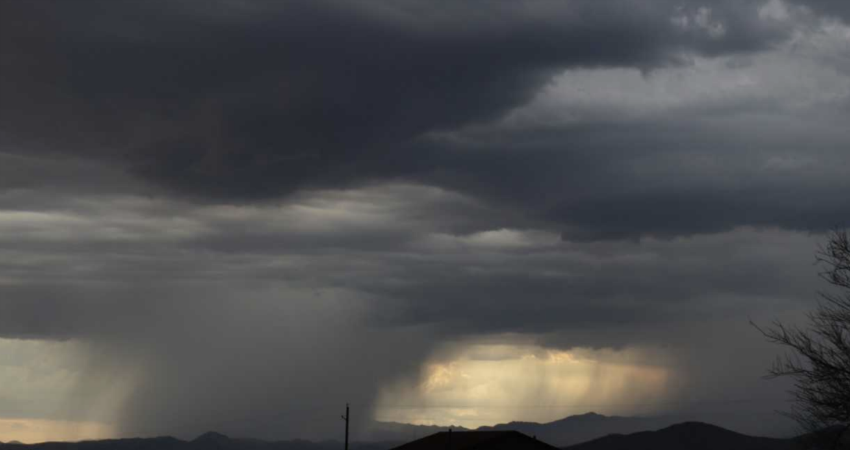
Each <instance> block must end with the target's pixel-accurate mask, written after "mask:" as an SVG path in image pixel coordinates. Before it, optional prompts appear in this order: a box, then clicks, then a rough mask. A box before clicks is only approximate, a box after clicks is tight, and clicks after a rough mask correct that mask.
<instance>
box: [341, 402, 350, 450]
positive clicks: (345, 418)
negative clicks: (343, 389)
mask: <svg viewBox="0 0 850 450" xmlns="http://www.w3.org/2000/svg"><path fill="white" fill-rule="evenodd" d="M349 417H351V414H350V413H349V412H348V403H346V404H345V415H344V416H342V420H344V421H345V450H348V418H349Z"/></svg>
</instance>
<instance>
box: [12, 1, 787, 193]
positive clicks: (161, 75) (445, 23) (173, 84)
mask: <svg viewBox="0 0 850 450" xmlns="http://www.w3.org/2000/svg"><path fill="white" fill-rule="evenodd" d="M440 6H441V7H439V8H438V7H436V6H435V5H434V4H425V3H422V2H418V1H407V2H392V3H388V2H377V1H361V2H349V3H344V2H331V1H319V2H297V3H296V2H286V3H271V2H268V3H267V2H251V3H242V2H212V3H209V2H194V1H185V2H163V3H157V2H146V3H144V4H136V3H126V2H118V3H116V2H105V1H101V2H97V1H95V2H73V3H69V2H61V1H59V2H4V4H3V6H2V8H3V15H2V17H3V19H2V20H3V24H2V30H3V37H2V39H0V42H2V45H3V49H2V50H3V51H2V55H3V63H2V67H3V70H2V77H3V78H2V79H0V88H1V89H2V97H3V99H4V101H3V103H2V105H3V106H2V108H3V109H2V110H0V114H2V117H3V122H2V123H3V137H4V141H5V142H7V143H8V142H14V143H19V144H20V145H21V146H22V147H23V148H26V150H27V151H32V150H33V149H38V148H44V149H46V150H49V151H53V152H60V153H74V154H83V155H88V156H90V157H97V158H103V159H106V160H112V161H118V162H119V163H120V164H121V165H122V166H123V167H125V168H127V169H129V170H131V171H133V172H134V173H137V174H140V175H142V176H144V177H146V178H148V179H150V180H155V181H157V182H159V183H162V184H165V185H167V186H171V187H172V188H174V189H176V190H178V191H182V192H188V193H190V194H193V195H198V196H201V197H212V198H221V197H225V198H257V197H269V196H276V195H280V194H286V193H291V192H293V191H295V190H297V189H300V188H304V187H311V186H345V185H347V184H350V183H352V182H357V181H362V180H364V179H370V178H387V177H390V178H392V177H397V176H404V175H407V174H409V173H411V172H414V173H415V172H418V171H420V170H422V169H423V165H424V166H425V168H431V167H430V165H431V164H432V162H431V161H430V159H429V158H428V157H427V155H422V154H419V153H416V152H412V151H405V150H404V148H403V147H402V145H403V144H404V143H406V142H408V141H409V140H411V139H413V138H415V137H417V136H420V135H422V134H423V133H426V132H430V131H434V130H443V129H452V128H456V127H459V126H462V125H465V124H469V123H475V122H482V121H488V120H491V119H494V118H496V117H498V116H499V115H501V114H502V113H504V112H505V111H507V110H509V109H511V108H513V107H516V106H518V105H520V104H522V103H523V102H525V101H527V100H528V99H529V98H530V97H531V95H532V94H534V93H535V92H536V91H537V89H539V88H540V87H541V86H542V85H543V84H544V83H545V82H546V81H547V80H548V79H549V77H550V76H551V75H552V74H554V73H555V72H556V71H557V70H560V69H564V68H568V67H577V66H582V67H600V66H631V67H639V68H642V69H651V68H653V67H658V66H663V65H668V64H675V63H677V61H679V60H680V58H681V57H682V56H683V55H684V54H688V53H696V54H705V55H717V54H728V53H738V52H747V51H753V50H758V49H762V48H765V47H767V46H769V45H771V43H773V42H775V41H776V39H778V38H780V37H781V36H782V29H780V28H778V27H777V26H776V25H775V24H771V23H767V22H764V21H761V20H759V19H758V17H757V13H756V10H757V8H756V6H757V4H755V3H753V4H748V5H746V6H743V5H741V4H739V2H717V3H713V4H712V5H711V15H710V17H711V20H714V21H717V22H718V23H722V24H723V35H722V36H712V35H711V34H710V33H709V32H708V30H707V29H702V28H700V27H698V26H689V27H688V26H685V27H683V26H677V25H676V23H675V21H674V20H672V19H673V18H674V17H679V16H682V17H689V16H691V23H693V20H694V19H693V17H692V16H693V15H694V14H697V13H698V8H697V7H698V6H700V5H698V4H696V3H693V4H691V2H685V3H681V2H667V1H664V2H635V1H617V2H594V1H573V2H558V1H546V2H533V3H523V2H488V3H486V5H485V4H483V3H478V2H467V3H457V2H452V3H445V4H442V5H440ZM449 163H450V162H449Z"/></svg>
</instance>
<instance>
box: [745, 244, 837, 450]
mask: <svg viewBox="0 0 850 450" xmlns="http://www.w3.org/2000/svg"><path fill="white" fill-rule="evenodd" d="M817 261H818V264H819V265H820V266H821V267H822V268H823V270H822V271H821V272H820V276H821V278H823V279H824V280H825V281H826V282H827V283H829V285H830V287H829V290H828V291H824V292H821V293H820V297H821V302H820V303H819V305H818V306H817V308H816V309H815V310H814V311H812V312H810V313H809V314H808V319H809V323H808V327H807V328H800V327H798V326H794V325H786V324H783V323H781V322H779V321H776V322H774V323H773V325H772V326H771V327H770V328H766V329H764V328H759V327H758V326H757V325H756V328H758V330H759V331H761V332H762V334H764V336H765V337H767V339H768V340H769V341H771V342H774V343H776V344H779V345H782V346H785V347H788V348H789V350H790V352H789V353H788V354H786V355H785V356H784V357H780V358H778V359H777V360H776V362H775V363H774V365H773V367H772V368H771V369H770V370H769V371H768V375H767V377H768V378H776V377H790V378H791V379H793V381H794V384H793V390H792V394H793V396H794V406H793V409H792V410H791V411H790V412H789V413H788V415H789V416H791V417H793V418H794V419H795V420H797V422H798V423H799V424H800V425H801V426H802V427H803V428H804V429H805V430H807V431H810V432H815V431H820V430H824V429H831V430H836V431H837V433H836V434H834V435H833V434H832V433H830V435H831V436H833V437H832V438H831V439H830V440H831V441H832V442H831V445H832V446H833V447H837V446H839V445H840V443H841V442H844V441H845V439H846V438H842V435H846V434H850V433H848V432H847V430H848V429H850V241H848V235H847V231H846V230H844V231H834V232H832V233H830V235H829V237H828V241H827V244H826V245H822V246H821V247H820V248H819V250H818V252H817ZM753 325H755V324H753Z"/></svg>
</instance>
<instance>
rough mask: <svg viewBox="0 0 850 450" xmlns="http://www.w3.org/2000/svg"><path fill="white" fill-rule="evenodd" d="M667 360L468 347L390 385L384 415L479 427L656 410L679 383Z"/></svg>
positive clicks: (628, 353) (640, 354) (631, 353)
mask: <svg viewBox="0 0 850 450" xmlns="http://www.w3.org/2000/svg"><path fill="white" fill-rule="evenodd" d="M440 353H443V352H438V354H440ZM642 361H648V362H642ZM661 361H663V356H662V355H652V356H650V352H647V351H645V350H640V349H634V348H628V349H623V350H609V349H602V350H590V349H572V350H569V351H562V350H552V349H546V348H542V347H539V346H536V345H531V344H518V345H505V344H472V345H467V346H461V348H459V349H456V350H453V351H449V352H448V353H447V354H443V355H441V356H437V357H435V359H433V360H432V361H429V362H428V363H426V364H425V365H423V368H422V371H421V374H420V377H419V379H417V380H402V381H400V382H398V383H396V384H395V385H392V386H389V387H387V388H385V389H384V390H383V391H382V392H381V395H380V396H379V400H378V402H377V407H376V419H377V420H383V421H399V422H406V423H414V424H420V425H444V426H445V425H459V426H463V427H467V428H474V427H478V426H481V425H493V424H496V423H504V422H509V421H511V420H517V419H519V418H521V419H522V420H528V421H538V422H547V421H551V420H556V419H559V418H562V417H564V416H565V415H568V414H574V413H581V412H586V411H588V410H590V409H592V410H595V411H597V412H600V413H603V414H619V415H628V414H635V413H639V414H640V413H643V414H645V413H651V412H654V411H653V406H652V405H653V404H655V405H657V404H658V403H659V402H664V401H665V399H668V398H670V396H671V395H672V394H673V392H672V390H673V389H674V388H673V387H672V386H673V385H674V384H675V383H674V377H675V374H673V373H672V371H671V370H670V369H669V368H667V367H665V366H664V365H662V364H661Z"/></svg>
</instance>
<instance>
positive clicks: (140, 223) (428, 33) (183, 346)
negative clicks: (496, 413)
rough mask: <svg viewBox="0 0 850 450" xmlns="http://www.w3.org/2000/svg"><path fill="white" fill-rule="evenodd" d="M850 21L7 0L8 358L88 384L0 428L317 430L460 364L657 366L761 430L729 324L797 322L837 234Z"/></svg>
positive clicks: (825, 13) (843, 180) (800, 12)
mask: <svg viewBox="0 0 850 450" xmlns="http://www.w3.org/2000/svg"><path fill="white" fill-rule="evenodd" d="M847 18H848V15H847V11H846V10H845V8H843V7H840V6H837V2H818V1H810V2H805V1H802V0H801V1H796V2H791V1H779V0H770V1H748V2H741V1H731V0H730V1H711V2H699V1H691V0H686V1H667V0H662V1H652V2H649V1H637V0H615V1H610V2H601V1H596V0H571V1H555V0H544V1H533V2H532V1H495V2H479V1H475V0H470V1H465V2H437V3H434V2H423V1H419V0H402V1H394V2H385V1H378V0H358V1H347V2H342V1H332V0H319V1H311V2H302V3H297V2H270V1H269V2H267V1H256V2H244V1H239V0H216V1H212V2H210V1H205V2H200V1H194V0H183V1H176V2H175V1H170V2H164V1H163V2H159V1H153V2H145V3H128V2H113V1H81V2H73V3H72V2H66V1H59V0H57V1H39V2H2V3H0V98H2V101H0V119H2V120H0V339H2V340H0V344H2V346H0V353H3V352H5V353H6V354H12V353H14V352H17V351H22V352H23V351H25V352H29V353H30V354H32V355H39V354H41V355H46V356H44V357H45V358H47V359H55V358H54V356H51V355H53V354H52V353H51V352H50V351H46V350H43V349H42V347H38V345H36V346H32V347H30V346H28V345H29V344H22V343H21V342H42V341H63V342H65V343H66V344H67V345H70V346H75V347H74V348H75V349H77V352H78V354H77V357H76V358H74V360H73V361H72V362H67V363H66V361H64V360H63V361H59V362H56V361H54V363H55V364H54V365H53V366H50V365H49V364H48V366H50V367H61V370H67V371H68V372H69V373H73V374H75V375H74V376H75V377H77V378H75V379H79V380H81V381H79V383H77V384H74V385H73V386H71V385H67V386H66V385H63V386H65V387H64V388H63V389H64V390H65V391H67V392H68V394H67V396H68V398H69V400H68V405H70V406H68V407H65V408H60V410H61V411H60V412H56V411H46V410H39V409H30V410H27V409H26V408H24V409H21V408H19V407H18V406H15V407H4V406H0V408H5V409H0V418H2V417H13V418H18V417H19V416H21V415H23V416H27V417H25V418H29V419H33V420H42V419H44V420H47V419H49V420H63V419H68V420H77V421H81V422H84V421H95V422H98V423H101V424H103V423H107V422H111V423H109V424H108V425H109V426H111V427H113V428H114V430H115V433H118V434H122V435H132V434H166V433H172V434H176V435H179V436H182V437H192V436H193V435H194V434H197V433H201V432H203V431H206V430H208V429H218V430H220V431H223V432H228V433H233V434H239V435H246V436H247V435H251V436H257V437H268V438H280V437H322V438H324V437H335V434H334V433H336V432H337V431H338V428H339V426H338V425H339V423H338V419H337V417H338V415H339V411H338V410H339V407H340V406H341V405H343V404H344V403H345V402H346V401H348V402H351V403H352V404H354V405H356V409H355V411H356V415H355V417H357V419H358V421H364V422H365V421H366V420H367V419H368V418H370V416H371V414H372V413H373V412H374V411H372V409H371V408H372V406H373V403H374V401H375V399H376V398H379V397H380V396H381V395H382V393H383V395H384V397H380V398H381V399H382V402H387V401H388V400H386V395H387V394H386V392H388V389H389V388H388V386H389V387H391V386H420V385H421V383H422V382H427V380H428V377H429V375H428V372H427V370H424V369H423V368H427V367H435V366H440V365H443V366H444V365H445V364H449V363H450V361H451V360H452V358H456V357H458V355H461V356H462V355H468V354H469V352H470V351H472V350H470V348H473V349H474V348H476V347H475V346H476V345H482V342H485V343H490V344H493V343H496V344H498V345H506V346H520V347H521V346H527V347H528V348H532V347H533V348H535V349H537V350H535V351H540V352H548V351H552V352H555V353H558V352H567V353H569V352H570V351H573V352H575V351H578V350H576V349H577V348H581V349H584V350H581V351H585V352H588V354H591V355H595V356H599V355H606V354H632V353H629V352H637V353H635V354H640V355H661V356H658V361H654V362H653V363H654V364H655V366H657V367H658V370H660V371H663V373H665V374H669V377H665V378H664V380H665V381H664V382H659V383H658V384H659V386H660V387H659V386H655V385H653V386H654V388H657V389H658V390H659V392H660V393H659V395H660V396H663V397H665V398H670V399H672V400H673V401H677V402H683V401H687V402H692V403H693V402H696V404H699V402H701V401H704V400H706V399H711V400H718V399H720V400H721V401H728V402H733V401H737V400H740V399H741V398H751V397H752V396H753V395H755V394H757V395H758V396H759V398H761V399H767V400H765V401H763V402H761V403H757V404H753V405H751V406H752V410H751V411H750V412H752V413H754V414H755V413H759V414H761V413H763V412H764V411H772V410H773V409H776V408H781V407H782V406H783V403H782V402H783V399H784V394H783V392H782V391H783V387H782V386H781V385H778V384H772V385H770V384H765V383H764V382H762V381H760V380H759V376H760V375H761V373H762V371H763V369H764V367H766V365H767V364H769V362H770V360H771V358H772V356H773V353H771V349H770V347H768V346H767V345H765V344H764V343H763V342H761V341H760V340H759V336H758V335H757V333H755V332H753V330H752V329H751V328H750V327H749V326H748V325H747V323H746V322H747V319H748V318H749V317H752V318H754V319H757V320H769V319H770V318H772V317H775V316H779V317H783V318H788V319H791V320H794V319H797V318H799V317H800V313H801V312H802V311H804V310H805V309H806V308H808V307H810V306H811V304H812V301H813V299H814V298H815V291H816V290H817V288H818V287H819V284H818V281H817V277H816V270H817V269H816V268H815V267H812V265H811V262H812V259H813V256H812V255H813V252H814V250H815V248H816V245H817V243H818V242H819V241H820V239H821V235H820V233H821V232H823V231H824V230H827V229H829V228H832V227H840V226H846V225H847V224H848V223H850V203H848V202H850V200H848V196H847V195H846V192H848V190H850V177H848V176H847V173H848V171H850V156H848V155H850V153H848V148H849V147H850V131H848V129H847V126H846V124H847V123H848V119H850V117H848V116H850V49H848V46H847V42H848V38H850V27H848V25H847V22H846V20H847ZM22 339H23V340H24V341H21V340H22ZM45 345H47V344H45ZM488 345H489V344H488ZM19 349H24V350H19ZM446 349H450V350H451V351H448V350H446ZM635 349H638V350H635ZM447 351H448V354H447V353H446V352H447ZM618 352H619V353H618ZM558 354H560V353H558ZM447 355H448V356H447ZM27 361H30V360H27ZM447 361H448V362H447ZM60 363H61V364H60ZM33 364H34V363H26V365H27V367H30V369H31V368H32V367H34V366H33ZM638 365H639V364H638ZM655 366H653V367H655ZM529 367H531V366H529ZM30 369H27V370H30ZM15 370H17V369H15ZM56 370H60V369H56ZM516 370H518V371H521V370H523V369H521V368H517V369H516ZM529 370H532V371H533V370H536V369H529ZM623 373H631V372H628V371H626V372H623ZM69 376H70V375H69ZM626 378H628V377H626ZM10 380H13V377H12V376H11V375H8V374H5V375H4V374H3V373H0V386H12V384H11V383H12V382H11V381H10ZM14 380H17V381H15V383H18V384H20V383H21V378H20V377H19V378H14ZM633 381H634V380H626V381H624V383H625V384H627V385H628V383H630V382H633ZM97 386H108V387H107V388H104V389H103V390H102V392H101V391H99V390H98V388H97ZM529 386H531V385H529ZM532 388H533V386H531V387H529V388H528V389H529V390H531V389H532ZM2 389H3V388H0V397H2V395H3V394H4V392H3V390H2ZM9 389H12V388H9ZM57 389H58V388H57ZM390 391H391V389H390ZM63 392H64V391H63ZM99 392H100V393H101V394H102V395H101V394H99ZM57 395H58V394H57ZM398 395H402V394H398ZM468 395H469V394H468V392H466V391H464V392H460V393H459V394H458V397H457V399H458V401H459V402H462V401H463V399H464V398H467V399H468ZM570 395H572V394H570ZM570 395H567V394H565V397H564V398H574V396H573V397H570ZM97 397H100V399H99V400H92V399H93V398H97ZM528 398H534V396H529V397H528ZM419 400H422V399H421V398H420V399H419ZM526 400H527V399H526ZM526 400H523V399H519V398H518V399H517V400H516V401H517V402H521V401H526ZM607 400H608V399H607V398H606V401H607ZM422 401H424V400H422ZM528 401H532V400H528ZM728 404H734V403H728ZM728 404H727V405H728ZM460 406H464V405H460ZM735 408H737V406H736V407H735ZM719 409H720V410H721V411H720V412H729V411H730V410H731V409H733V407H726V408H725V409H724V408H722V407H721V408H719ZM738 409H740V408H738ZM64 411H72V412H67V413H66V412H64ZM609 411H610V412H612V413H630V412H633V411H630V410H617V409H616V408H609ZM659 411H660V412H664V411H665V410H663V408H662V410H659ZM666 411H667V412H671V413H677V412H681V411H674V410H672V409H669V408H668V409H667V410H666ZM572 412H577V411H572ZM512 413H514V414H515V415H516V416H517V417H514V418H516V419H523V418H524V417H522V414H523V410H522V409H521V408H520V409H517V410H516V411H514V412H512ZM763 422H764V423H765V424H770V423H774V424H778V423H779V422H770V420H767V419H766V420H765V421H763ZM362 423H363V422H358V424H362ZM766 427H767V428H769V426H767V425H766ZM774 428H775V429H779V426H778V425H777V426H775V427H774Z"/></svg>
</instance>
